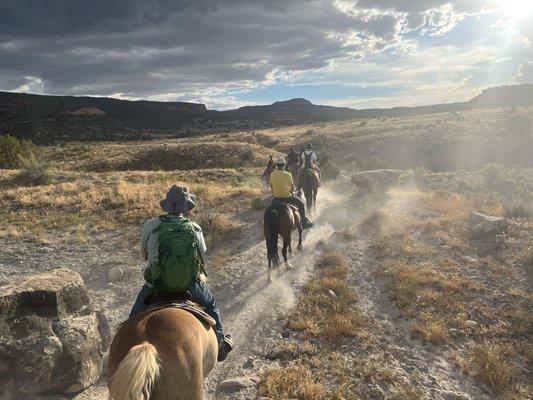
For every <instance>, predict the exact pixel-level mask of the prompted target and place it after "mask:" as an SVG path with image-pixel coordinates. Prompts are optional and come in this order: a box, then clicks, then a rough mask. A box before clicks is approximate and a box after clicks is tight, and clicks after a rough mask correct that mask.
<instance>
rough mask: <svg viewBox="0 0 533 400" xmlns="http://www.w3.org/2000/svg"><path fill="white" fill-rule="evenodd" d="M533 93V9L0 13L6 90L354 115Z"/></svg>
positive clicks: (311, 4)
mask: <svg viewBox="0 0 533 400" xmlns="http://www.w3.org/2000/svg"><path fill="white" fill-rule="evenodd" d="M518 83H533V0H457V1H442V0H412V1H410V0H353V1H348V0H249V1H244V0H179V1H178V0H176V1H171V0H120V1H119V0H105V1H104V0H46V1H44V0H42V1H40V0H33V1H27V0H2V1H1V2H0V90H5V91H14V92H25V93H36V94H56V95H85V96H106V97H114V98H119V99H127V100H137V99H145V100H156V101H189V102H199V103H204V104H206V105H207V107H208V108H210V109H219V110H223V109H230V108H236V107H241V106H244V105H254V104H270V103H273V102H274V101H280V100H287V99H291V98H295V97H303V98H306V99H308V100H311V101H312V102H313V103H315V104H327V105H334V106H345V107H353V108H359V109H360V108H373V107H393V106H416V105H427V104H436V103H443V102H454V101H464V100H467V99H469V98H472V97H474V96H476V95H477V94H479V93H480V92H481V90H482V89H484V88H487V87H491V86H499V85H509V84H518Z"/></svg>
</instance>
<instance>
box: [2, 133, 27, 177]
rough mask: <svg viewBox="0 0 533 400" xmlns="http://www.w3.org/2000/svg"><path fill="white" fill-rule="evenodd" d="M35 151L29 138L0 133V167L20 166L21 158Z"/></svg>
mask: <svg viewBox="0 0 533 400" xmlns="http://www.w3.org/2000/svg"><path fill="white" fill-rule="evenodd" d="M33 153H35V145H34V144H33V142H32V141H31V140H24V139H17V138H16V137H14V136H12V135H0V168H6V169H9V168H20V167H21V160H25V159H27V158H28V157H30V156H31V155H32V154H33Z"/></svg>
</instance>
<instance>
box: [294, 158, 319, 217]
mask: <svg viewBox="0 0 533 400" xmlns="http://www.w3.org/2000/svg"><path fill="white" fill-rule="evenodd" d="M319 184H320V180H319V178H318V172H316V171H315V170H313V169H309V168H303V169H302V170H301V171H300V175H299V177H298V188H301V189H302V190H303V192H304V196H305V203H306V205H307V211H309V212H310V211H311V210H314V209H316V195H317V194H318V187H319Z"/></svg>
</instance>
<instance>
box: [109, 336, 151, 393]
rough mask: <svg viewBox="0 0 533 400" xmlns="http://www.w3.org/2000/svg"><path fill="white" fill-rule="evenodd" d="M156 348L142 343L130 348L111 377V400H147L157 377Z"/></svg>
mask: <svg viewBox="0 0 533 400" xmlns="http://www.w3.org/2000/svg"><path fill="white" fill-rule="evenodd" d="M160 368H161V366H160V365H159V358H158V356H157V350H156V348H155V347H154V346H153V345H152V344H150V343H148V342H143V343H141V344H139V345H137V346H134V347H132V348H131V349H130V350H129V351H128V354H126V357H124V358H123V359H122V361H121V362H120V364H119V365H118V368H117V370H116V371H115V373H114V374H113V376H112V377H111V382H110V384H109V396H110V398H111V399H113V400H149V399H150V393H151V391H152V388H153V386H154V383H155V380H156V379H157V377H158V376H159V370H160Z"/></svg>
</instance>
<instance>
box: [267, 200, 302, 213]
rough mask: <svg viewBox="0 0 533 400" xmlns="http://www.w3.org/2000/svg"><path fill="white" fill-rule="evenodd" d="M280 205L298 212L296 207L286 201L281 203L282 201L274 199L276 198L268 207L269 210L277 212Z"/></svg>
mask: <svg viewBox="0 0 533 400" xmlns="http://www.w3.org/2000/svg"><path fill="white" fill-rule="evenodd" d="M281 205H283V206H286V207H289V208H290V209H291V210H293V211H298V207H296V206H295V205H294V204H292V203H289V202H287V201H283V200H282V199H276V198H273V199H272V204H271V205H270V206H269V208H271V209H274V210H277V209H278V207H279V206H281Z"/></svg>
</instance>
